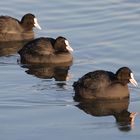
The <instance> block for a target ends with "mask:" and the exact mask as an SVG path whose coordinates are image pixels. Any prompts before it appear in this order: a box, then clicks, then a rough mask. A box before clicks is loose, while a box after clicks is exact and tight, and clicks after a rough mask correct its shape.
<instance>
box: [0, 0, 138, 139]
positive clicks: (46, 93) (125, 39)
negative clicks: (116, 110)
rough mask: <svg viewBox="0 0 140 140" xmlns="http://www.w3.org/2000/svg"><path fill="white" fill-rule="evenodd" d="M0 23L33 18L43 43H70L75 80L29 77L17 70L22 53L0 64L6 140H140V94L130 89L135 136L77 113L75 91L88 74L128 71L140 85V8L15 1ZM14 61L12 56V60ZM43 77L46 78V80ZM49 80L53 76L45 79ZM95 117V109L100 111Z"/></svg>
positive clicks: (0, 132)
mask: <svg viewBox="0 0 140 140" xmlns="http://www.w3.org/2000/svg"><path fill="white" fill-rule="evenodd" d="M0 7H1V8H0V11H1V15H9V16H13V17H15V18H18V19H21V17H22V16H23V15H24V14H26V13H28V12H31V13H33V14H35V15H36V17H37V19H38V22H39V24H40V26H41V27H42V30H37V29H35V33H36V37H40V36H49V37H54V38H55V37H57V36H59V35H61V36H65V37H66V38H67V39H68V40H69V42H70V45H71V47H73V49H74V53H73V56H74V63H73V65H72V66H71V67H70V68H69V69H66V73H65V74H66V75H67V76H68V77H69V78H68V80H62V79H61V80H60V79H58V80H56V79H55V78H50V77H49V76H50V74H52V75H54V74H55V73H54V69H53V68H50V67H44V69H43V72H45V73H43V76H42V75H41V76H39V75H36V74H35V73H32V74H31V73H30V74H28V70H29V69H28V68H24V67H22V66H21V65H20V64H19V63H18V59H19V55H18V54H17V53H16V48H15V49H14V50H13V51H12V52H11V53H10V52H8V53H7V52H6V50H7V49H6V50H4V52H5V53H4V55H2V56H1V57H0V140H9V139H10V140H19V139H20V140H25V139H26V140H38V139H41V140H43V139H52V140H55V139H61V140H66V139H67V140H71V139H75V140H83V139H87V140H88V139H89V140H90V139H108V138H109V139H112V140H118V139H122V140H125V139H126V140H131V139H133V140H137V139H139V138H140V133H139V129H140V107H139V106H140V88H139V87H133V86H131V85H129V88H130V93H131V94H130V102H129V104H128V111H129V112H137V113H138V114H137V115H136V117H135V120H134V123H133V124H132V126H129V130H128V131H127V130H125V131H124V130H122V129H120V126H119V125H118V124H117V123H116V120H115V118H114V116H113V115H106V116H96V115H93V114H90V113H91V112H90V110H89V111H88V112H85V111H84V110H82V109H80V108H78V107H77V106H76V105H77V104H78V103H77V102H75V101H74V100H73V96H74V91H73V88H72V84H73V82H74V81H76V80H77V79H78V78H79V77H81V76H82V75H84V74H85V73H87V72H89V71H92V70H96V69H105V70H111V71H114V72H115V71H116V70H117V69H118V68H120V67H122V66H128V67H130V68H131V69H132V71H133V72H134V75H135V78H136V80H137V81H138V83H140V73H139V72H140V66H139V52H140V47H139V45H140V39H139V34H140V1H139V0H104V1H99V0H71V1H66V0H59V1H58V0H47V1H46V0H40V1H38V0H34V1H33V0H30V1H29V0H28V1H27V0H20V1H18V0H11V1H0ZM6 53H7V54H6ZM41 74H42V73H41ZM44 75H45V76H46V77H45V78H44ZM95 111H96V108H95Z"/></svg>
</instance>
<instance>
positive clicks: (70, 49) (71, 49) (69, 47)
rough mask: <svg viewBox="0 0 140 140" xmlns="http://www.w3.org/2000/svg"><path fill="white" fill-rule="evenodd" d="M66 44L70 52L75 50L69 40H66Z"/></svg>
mask: <svg viewBox="0 0 140 140" xmlns="http://www.w3.org/2000/svg"><path fill="white" fill-rule="evenodd" d="M65 44H66V49H67V50H68V51H71V52H73V48H72V47H71V46H70V45H69V42H68V40H65Z"/></svg>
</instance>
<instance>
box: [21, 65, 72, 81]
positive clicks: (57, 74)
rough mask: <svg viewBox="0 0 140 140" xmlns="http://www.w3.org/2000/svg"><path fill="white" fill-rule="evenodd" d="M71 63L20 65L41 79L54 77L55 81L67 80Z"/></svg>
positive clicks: (28, 72)
mask: <svg viewBox="0 0 140 140" xmlns="http://www.w3.org/2000/svg"><path fill="white" fill-rule="evenodd" d="M70 66H71V63H67V64H61V65H54V64H33V65H31V64H30V65H22V66H21V67H23V68H26V70H25V72H26V73H27V74H30V75H34V76H36V77H37V78H41V79H53V78H54V79H55V81H67V80H69V74H68V71H69V69H70Z"/></svg>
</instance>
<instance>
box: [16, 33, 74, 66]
mask: <svg viewBox="0 0 140 140" xmlns="http://www.w3.org/2000/svg"><path fill="white" fill-rule="evenodd" d="M71 51H73V49H72V48H71V47H70V45H69V42H68V40H67V39H66V38H64V37H62V36H59V37H57V38H56V39H54V38H48V37H40V38H37V39H34V40H32V41H30V42H28V43H27V44H26V45H25V46H24V47H23V48H22V49H21V50H19V52H18V53H19V54H20V57H21V63H31V64H35V63H36V64H37V63H48V64H59V63H70V62H72V60H73V56H72V54H71V53H70V52H71Z"/></svg>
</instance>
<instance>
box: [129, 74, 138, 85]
mask: <svg viewBox="0 0 140 140" xmlns="http://www.w3.org/2000/svg"><path fill="white" fill-rule="evenodd" d="M130 77H131V79H129V81H130V83H131V84H132V85H134V86H138V83H137V81H136V80H135V78H134V75H133V73H131V74H130Z"/></svg>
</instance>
